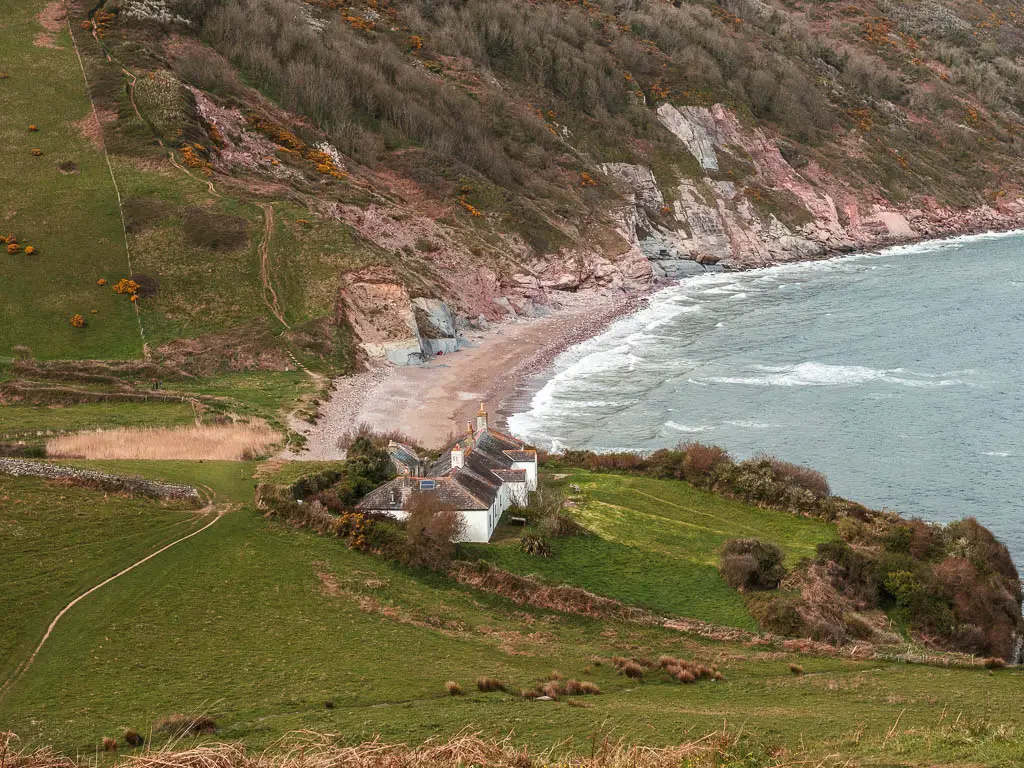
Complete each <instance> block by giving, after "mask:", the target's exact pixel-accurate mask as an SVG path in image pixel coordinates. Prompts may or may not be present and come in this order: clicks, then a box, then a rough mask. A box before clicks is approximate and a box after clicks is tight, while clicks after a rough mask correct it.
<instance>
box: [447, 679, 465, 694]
mask: <svg viewBox="0 0 1024 768" xmlns="http://www.w3.org/2000/svg"><path fill="white" fill-rule="evenodd" d="M444 689H445V690H446V691H448V695H449V696H461V695H462V693H463V691H462V686H461V685H459V684H458V683H457V682H455V681H454V680H449V681H448V682H447V683H445V684H444Z"/></svg>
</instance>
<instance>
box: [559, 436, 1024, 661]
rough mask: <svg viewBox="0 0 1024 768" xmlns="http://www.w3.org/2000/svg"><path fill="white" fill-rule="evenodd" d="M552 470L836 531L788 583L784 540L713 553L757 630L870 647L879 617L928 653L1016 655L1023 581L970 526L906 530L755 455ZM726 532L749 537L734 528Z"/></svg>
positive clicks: (673, 456)
mask: <svg viewBox="0 0 1024 768" xmlns="http://www.w3.org/2000/svg"><path fill="white" fill-rule="evenodd" d="M551 461H552V462H553V464H554V466H556V467H557V466H560V465H565V466H570V467H585V468H587V469H588V470H589V471H591V472H593V471H598V472H601V471H609V470H611V471H617V472H627V473H630V474H633V475H639V476H642V477H654V478H683V479H685V480H686V481H688V482H690V483H692V484H694V485H697V486H700V487H704V488H708V489H710V490H711V491H713V492H714V493H717V494H720V495H724V496H725V497H728V498H734V499H738V500H742V501H743V502H745V503H747V504H754V505H757V506H758V507H761V508H765V509H770V510H786V511H787V512H788V513H790V514H792V515H799V516H800V518H814V519H818V520H823V521H828V522H829V523H834V525H835V527H834V528H832V530H833V531H834V536H833V537H832V539H831V540H829V541H820V542H818V543H817V545H816V548H815V551H814V553H813V555H811V556H805V557H804V558H803V559H802V561H801V562H800V563H797V564H793V563H790V566H791V567H790V569H789V572H788V573H787V572H786V570H783V569H782V566H781V562H782V550H781V549H779V547H778V545H783V544H784V543H785V542H784V541H782V540H778V539H773V538H772V537H770V536H768V537H766V536H762V535H757V538H758V539H764V540H765V541H758V540H756V539H755V538H749V539H731V540H730V541H727V542H725V544H724V546H722V547H721V550H720V551H721V563H720V570H721V574H722V576H723V577H724V578H725V580H726V581H727V582H728V583H729V584H731V585H732V586H734V587H737V588H740V589H741V590H742V591H743V592H744V593H745V595H746V601H747V607H748V609H749V610H750V612H751V614H752V615H754V617H755V618H756V619H757V621H758V623H759V625H760V626H761V627H762V628H763V629H765V630H768V631H772V632H778V633H781V634H785V635H795V636H808V637H811V638H813V639H815V640H823V641H827V642H834V643H839V644H841V643H844V642H847V641H851V640H870V639H872V638H879V637H880V636H881V635H882V634H884V629H883V627H882V625H880V624H879V623H878V622H877V621H876V622H874V624H875V626H872V621H871V620H870V618H868V617H867V616H866V615H865V612H870V611H875V610H878V609H881V610H884V611H885V612H886V613H887V614H888V615H889V616H890V617H891V618H893V619H895V620H896V621H897V622H898V624H899V625H900V626H903V627H906V628H907V630H909V632H910V633H911V634H912V635H913V636H915V637H916V638H917V639H918V640H919V641H920V642H922V643H923V644H925V645H935V646H939V647H944V648H948V649H951V650H957V651H961V652H964V653H969V654H974V655H980V656H982V657H997V658H1013V657H1015V655H1016V654H1017V653H1018V639H1017V638H1018V637H1019V636H1020V633H1021V630H1022V627H1024V619H1022V617H1021V600H1022V598H1024V593H1022V587H1021V581H1020V576H1019V574H1018V572H1017V569H1016V567H1015V566H1014V564H1013V560H1012V559H1011V557H1010V554H1009V552H1008V550H1007V549H1006V546H1005V545H1004V544H1002V543H1000V542H999V541H997V540H996V538H995V537H994V536H993V535H992V533H991V532H990V531H988V530H987V529H986V528H985V527H984V526H982V525H981V524H979V523H978V521H977V520H975V519H974V518H971V517H968V518H965V519H963V520H961V521H958V522H954V523H950V524H948V525H939V524H933V523H927V522H925V521H922V520H918V519H910V520H907V519H904V518H901V517H900V516H898V515H897V514H895V513H892V512H887V511H878V510H871V509H868V508H867V507H864V506H863V505H860V504H857V503H855V502H851V501H848V500H846V499H842V498H839V497H837V496H833V495H832V494H831V492H830V489H829V486H828V482H827V480H826V479H825V477H824V476H823V475H822V474H821V473H819V472H816V471H815V470H812V469H810V468H808V467H802V466H797V465H794V464H790V463H789V462H785V461H780V460H779V459H776V458H774V457H770V456H763V455H760V456H755V457H753V458H751V459H747V460H745V461H741V462H735V461H733V459H732V458H731V457H730V456H729V455H728V453H726V452H725V451H724V450H722V449H721V448H718V447H716V446H707V445H703V444H700V443H688V444H684V445H680V446H679V447H677V448H675V449H663V450H659V451H655V452H654V453H652V454H650V455H640V454H636V453H612V454H594V453H591V452H586V451H574V452H567V453H565V454H564V455H561V456H557V457H553V458H552V459H551ZM581 487H582V486H581ZM727 530H731V531H734V532H736V533H740V532H742V533H743V534H744V535H746V534H747V533H748V530H750V531H751V532H752V533H753V532H755V531H753V530H751V529H748V530H744V529H743V528H742V527H740V526H738V525H735V524H733V525H731V526H730V527H729V528H728V529H727ZM659 543H660V542H659ZM793 565H795V567H792V566H793ZM780 585H782V586H784V588H783V589H778V587H780Z"/></svg>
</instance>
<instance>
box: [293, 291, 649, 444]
mask: <svg viewBox="0 0 1024 768" xmlns="http://www.w3.org/2000/svg"><path fill="white" fill-rule="evenodd" d="M652 292H653V291H652ZM650 293H651V292H646V293H635V294H628V295H626V294H624V295H619V296H602V295H597V294H567V295H565V296H560V297H559V299H560V300H561V302H562V304H561V306H559V307H557V308H555V309H553V310H551V311H550V312H549V313H547V314H544V315H540V316H537V317H531V318H518V319H515V320H508V321H505V322H501V323H494V324H493V325H492V326H491V327H490V328H488V329H487V330H486V331H476V332H473V333H471V334H467V336H466V339H467V341H469V342H470V346H468V347H466V348H464V349H461V350H459V351H458V352H453V353H450V354H447V355H442V356H439V357H437V358H435V359H433V360H431V361H430V362H427V363H424V364H422V365H410V366H389V367H381V368H374V369H371V370H369V371H364V372H361V373H357V374H355V375H354V376H345V377H341V378H338V379H335V380H334V382H333V390H332V392H331V395H330V398H329V399H328V400H326V401H325V402H324V403H323V404H322V405H321V409H320V413H321V416H320V419H318V421H317V423H316V424H315V425H310V424H307V423H305V422H301V421H298V420H294V419H293V420H291V422H292V423H291V424H290V426H291V427H292V429H294V430H295V431H297V432H299V433H301V434H303V435H305V436H306V439H307V443H306V446H305V448H304V449H303V450H302V451H295V452H293V451H287V452H284V453H282V454H280V458H284V459H293V460H300V461H322V460H332V459H341V458H344V451H343V450H341V449H340V448H338V446H337V441H338V439H339V438H341V437H342V436H343V435H344V434H345V433H347V432H349V431H351V430H354V429H355V428H356V427H358V426H359V425H360V424H369V425H372V427H373V429H374V430H376V431H378V432H397V433H400V434H402V435H405V436H407V437H408V439H409V440H410V441H411V442H413V443H416V444H417V445H420V446H422V447H424V448H431V449H432V448H439V447H441V446H442V445H444V443H445V442H447V440H448V439H449V438H450V437H453V436H454V435H455V434H456V431H457V430H460V427H461V426H462V425H465V424H466V422H468V421H472V420H473V419H474V418H475V417H476V413H477V410H478V409H479V407H480V404H481V403H485V404H486V407H487V410H488V412H489V413H491V414H492V417H494V418H493V421H492V423H495V424H497V425H499V426H501V427H503V426H504V425H505V419H506V417H507V415H508V413H509V411H508V407H509V406H508V404H509V403H510V402H512V401H513V400H514V398H515V397H516V395H517V393H519V392H520V391H521V387H522V386H523V384H524V382H527V381H529V380H533V379H535V378H536V377H538V376H540V375H542V374H543V373H544V372H545V371H547V370H548V369H549V368H550V366H551V364H552V363H553V362H554V360H555V358H557V357H558V355H560V354H561V353H562V352H564V351H565V350H566V349H568V348H569V347H572V346H574V345H576V344H579V343H580V342H583V341H586V340H587V339H589V338H591V337H593V336H595V335H597V334H599V333H601V332H602V331H604V330H605V329H606V328H607V327H608V326H609V325H611V324H612V323H613V322H615V321H616V320H618V319H619V318H621V317H625V316H627V315H631V314H633V313H634V312H636V311H637V310H638V309H641V308H642V307H643V306H645V305H646V302H647V297H648V296H649V295H650Z"/></svg>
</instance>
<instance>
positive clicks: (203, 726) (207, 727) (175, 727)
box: [153, 713, 217, 737]
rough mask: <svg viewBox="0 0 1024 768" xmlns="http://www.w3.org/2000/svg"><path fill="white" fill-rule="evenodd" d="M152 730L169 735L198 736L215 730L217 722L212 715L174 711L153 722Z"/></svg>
mask: <svg viewBox="0 0 1024 768" xmlns="http://www.w3.org/2000/svg"><path fill="white" fill-rule="evenodd" d="M153 730H154V731H156V732H157V733H162V734H165V735H167V736H171V737H180V736H198V735H200V734H205V733H213V732H214V731H216V730H217V724H216V723H215V722H214V720H213V718H212V717H208V716H206V715H185V714H181V713H175V714H173V715H167V716H166V717H161V718H160V719H159V720H157V721H156V722H155V723H153Z"/></svg>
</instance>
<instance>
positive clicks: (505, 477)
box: [492, 469, 526, 483]
mask: <svg viewBox="0 0 1024 768" xmlns="http://www.w3.org/2000/svg"><path fill="white" fill-rule="evenodd" d="M492 472H493V473H494V474H495V475H496V476H497V477H498V479H499V480H501V481H502V482H504V483H525V482H526V470H525V469H495V470H492Z"/></svg>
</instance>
